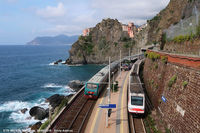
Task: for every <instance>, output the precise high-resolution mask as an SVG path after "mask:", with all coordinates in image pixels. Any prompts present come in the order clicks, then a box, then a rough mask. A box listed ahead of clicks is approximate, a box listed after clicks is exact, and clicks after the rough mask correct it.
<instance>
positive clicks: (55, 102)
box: [46, 94, 64, 109]
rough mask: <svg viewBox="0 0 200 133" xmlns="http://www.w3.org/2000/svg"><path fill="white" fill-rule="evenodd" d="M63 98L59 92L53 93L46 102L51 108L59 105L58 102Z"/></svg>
mask: <svg viewBox="0 0 200 133" xmlns="http://www.w3.org/2000/svg"><path fill="white" fill-rule="evenodd" d="M63 99H64V96H62V95H59V94H55V95H53V96H51V97H49V98H47V100H46V101H47V102H49V104H50V105H51V107H52V108H53V109H55V108H56V107H57V106H59V104H60V103H61V101H62V100H63Z"/></svg>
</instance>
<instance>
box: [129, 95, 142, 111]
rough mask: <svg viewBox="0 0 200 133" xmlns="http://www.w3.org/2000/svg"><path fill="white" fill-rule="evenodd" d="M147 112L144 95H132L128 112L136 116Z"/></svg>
mask: <svg viewBox="0 0 200 133" xmlns="http://www.w3.org/2000/svg"><path fill="white" fill-rule="evenodd" d="M144 110H145V97H144V94H141V93H140V94H136V93H132V94H131V95H130V96H129V102H128V111H129V112H130V113H132V114H135V115H143V114H144Z"/></svg>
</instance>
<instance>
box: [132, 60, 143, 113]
mask: <svg viewBox="0 0 200 133" xmlns="http://www.w3.org/2000/svg"><path fill="white" fill-rule="evenodd" d="M140 63H141V60H137V61H136V62H135V63H134V65H133V67H132V69H131V71H130V77H129V85H128V112H129V113H131V114H133V115H143V114H144V112H145V93H144V91H143V87H142V84H141V81H140V78H139V65H140Z"/></svg>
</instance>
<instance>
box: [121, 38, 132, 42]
mask: <svg viewBox="0 0 200 133" xmlns="http://www.w3.org/2000/svg"><path fill="white" fill-rule="evenodd" d="M130 40H131V38H127V37H123V38H122V39H121V41H122V42H128V41H130Z"/></svg>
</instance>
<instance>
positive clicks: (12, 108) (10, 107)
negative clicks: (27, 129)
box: [0, 98, 49, 126]
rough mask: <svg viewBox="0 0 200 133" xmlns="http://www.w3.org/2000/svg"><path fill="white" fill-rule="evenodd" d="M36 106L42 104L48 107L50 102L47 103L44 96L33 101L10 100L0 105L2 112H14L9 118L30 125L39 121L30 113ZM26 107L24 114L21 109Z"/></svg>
mask: <svg viewBox="0 0 200 133" xmlns="http://www.w3.org/2000/svg"><path fill="white" fill-rule="evenodd" d="M34 106H40V107H42V108H44V109H47V108H48V106H49V103H46V102H45V99H44V98H42V99H38V100H36V101H32V102H23V101H9V102H5V103H3V104H2V105H0V112H12V113H11V114H10V116H9V119H11V120H13V121H14V122H16V123H20V124H24V125H26V126H29V125H31V124H35V123H36V122H38V121H39V120H35V119H34V117H31V116H30V114H29V111H30V109H31V108H32V107H34ZM24 108H27V111H26V112H25V113H24V114H23V113H22V112H21V110H22V109H24ZM43 121H44V120H43Z"/></svg>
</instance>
